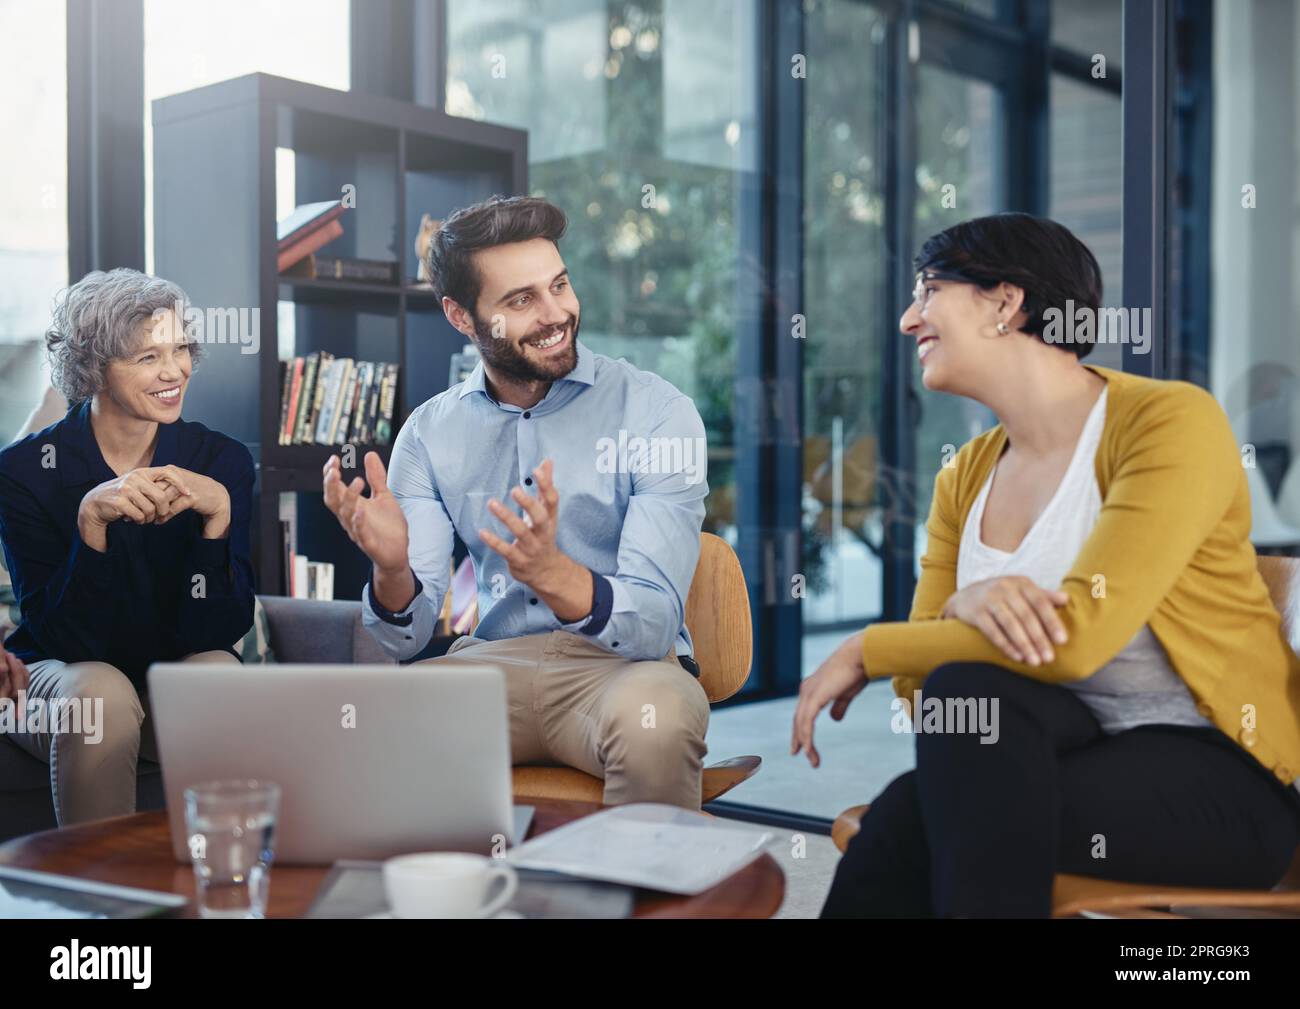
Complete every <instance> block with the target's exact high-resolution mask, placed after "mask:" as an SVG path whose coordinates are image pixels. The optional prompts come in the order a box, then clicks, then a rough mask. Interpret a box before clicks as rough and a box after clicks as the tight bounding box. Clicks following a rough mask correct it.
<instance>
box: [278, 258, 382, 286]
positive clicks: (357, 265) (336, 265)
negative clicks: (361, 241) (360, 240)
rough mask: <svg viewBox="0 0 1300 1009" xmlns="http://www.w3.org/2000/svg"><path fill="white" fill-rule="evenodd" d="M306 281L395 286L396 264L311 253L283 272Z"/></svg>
mask: <svg viewBox="0 0 1300 1009" xmlns="http://www.w3.org/2000/svg"><path fill="white" fill-rule="evenodd" d="M284 273H285V274H286V275H287V276H290V277H303V278H305V279H307V280H345V281H349V282H352V283H364V284H393V285H396V284H397V263H394V262H390V261H388V260H384V259H347V258H344V257H341V256H318V255H317V254H316V253H314V252H313V253H311V254H310V255H308V256H305V257H303V258H302V259H301V260H299V261H298V262H297V263H295V264H294V265H293V266H291V267H289V268H288V269H287V270H285V271H284Z"/></svg>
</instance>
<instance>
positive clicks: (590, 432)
mask: <svg viewBox="0 0 1300 1009" xmlns="http://www.w3.org/2000/svg"><path fill="white" fill-rule="evenodd" d="M576 346H577V351H578V364H577V367H576V368H575V369H574V370H573V371H572V372H570V373H569V374H568V375H567V376H566V377H564V378H562V379H558V380H557V381H555V382H553V383H552V385H551V388H550V391H549V392H547V394H546V396H545V398H543V399H542V400H541V402H539V403H538V404H537V405H536V406H534V407H532V408H531V409H528V410H523V409H520V408H519V407H517V406H511V405H509V404H507V403H498V402H497V401H496V400H494V399H493V398H492V396H491V395H490V394H489V393H488V389H487V382H486V376H485V374H484V371H483V364H482V362H480V363H479V365H478V366H477V367H476V368H475V369H474V371H473V372H472V373H471V374H470V376H469V378H467V379H466V380H465V381H464V382H461V383H459V384H458V385H454V386H452V387H451V388H450V389H448V390H447V391H446V392H443V393H440V394H439V395H437V396H435V397H433V398H432V399H430V400H428V401H426V402H425V403H422V404H421V405H420V406H419V407H417V408H416V409H415V411H414V412H412V414H411V416H410V418H409V419H408V420H407V422H406V423H405V424H404V425H403V427H402V430H401V431H400V432H399V433H398V435H397V439H396V441H395V442H394V443H393V453H392V458H391V461H390V463H389V467H388V487H389V489H390V490H391V491H392V492H393V495H394V496H395V497H396V498H397V500H398V503H399V504H400V505H401V508H402V512H403V513H404V514H405V516H406V522H407V526H408V528H409V536H410V545H409V548H408V554H409V557H410V563H411V570H412V571H413V572H414V573H415V575H416V577H417V578H418V579H419V580H420V583H421V585H422V587H423V591H422V592H419V593H417V594H416V597H415V599H413V600H412V601H411V604H410V605H409V606H408V607H407V608H406V609H405V610H403V611H401V612H400V613H395V614H389V613H388V612H387V611H385V610H383V609H382V607H376V606H375V605H374V603H373V601H372V599H371V588H370V586H367V587H366V589H365V592H364V594H363V606H362V613H363V621H364V624H365V627H366V628H367V629H368V630H369V631H370V633H371V634H372V635H374V637H375V638H376V639H377V640H378V641H379V643H380V644H381V645H382V646H383V647H384V649H385V651H387V652H388V653H389V654H390V655H392V656H393V657H394V658H397V659H399V660H401V659H409V658H411V657H413V656H414V655H416V654H418V653H419V652H420V651H421V650H422V649H423V648H424V647H425V645H427V644H428V642H429V640H430V638H431V637H432V636H433V633H434V627H435V624H436V622H437V618H438V616H439V614H440V612H441V610H442V603H443V598H444V597H445V595H446V592H447V586H448V583H449V580H450V566H451V560H452V553H453V548H454V539H453V533H455V534H457V535H459V536H460V538H461V539H462V540H463V541H464V543H465V545H466V546H467V547H468V548H469V553H470V556H471V557H472V558H473V560H474V572H475V576H476V578H477V581H478V612H479V624H478V627H477V629H476V630H475V631H474V634H475V636H476V637H480V638H485V639H487V640H498V639H503V638H514V637H522V636H524V635H527V634H541V633H544V632H547V631H554V630H566V631H572V632H574V633H584V632H588V629H589V628H590V629H592V630H594V627H595V625H593V624H592V620H593V619H594V618H596V616H597V614H595V613H593V614H592V615H591V616H589V617H584V618H583V619H582V620H579V621H576V622H574V623H568V624H566V623H563V622H562V621H561V620H560V619H559V618H558V617H556V616H555V614H554V613H552V612H551V610H550V608H549V607H548V606H547V605H546V603H545V602H543V601H542V600H541V599H540V598H538V596H537V594H536V593H534V592H533V591H532V590H531V589H530V588H529V587H528V586H526V585H523V584H520V583H519V582H516V581H515V580H514V579H513V578H512V577H511V576H510V571H509V568H508V566H507V564H506V562H505V559H504V558H502V557H501V556H500V555H499V554H498V553H496V551H494V550H492V549H491V548H490V547H488V546H487V545H486V544H485V543H484V542H483V541H482V540H481V539H480V538H479V532H478V531H479V529H487V530H489V531H490V532H494V533H496V534H497V535H498V536H500V537H502V538H504V539H505V540H506V542H513V540H514V536H513V534H512V533H511V532H510V531H509V530H508V529H507V528H506V527H505V526H504V525H503V524H502V523H501V522H499V521H498V520H497V518H496V517H495V516H494V515H492V513H491V512H489V511H488V508H487V503H488V501H489V500H490V499H492V498H496V500H497V501H499V502H501V503H502V504H503V505H505V506H506V507H508V508H511V509H512V510H513V511H515V512H516V513H519V512H520V511H521V509H520V507H519V505H518V504H516V503H515V502H514V500H513V499H512V498H511V497H510V491H511V489H512V488H513V487H515V486H521V487H523V488H524V490H525V491H526V492H528V493H536V489H537V488H536V486H535V484H533V483H531V481H532V472H533V470H534V469H535V468H536V467H537V466H539V465H540V464H541V463H542V461H543V460H544V459H551V460H552V461H553V464H554V466H553V481H554V484H555V489H556V492H557V493H558V494H559V499H560V503H559V523H558V531H557V534H556V542H557V545H558V546H559V548H560V550H561V551H563V552H564V553H565V554H566V555H567V556H568V557H570V558H571V559H573V560H574V561H576V562H577V563H579V564H582V565H584V566H585V567H587V568H590V569H591V571H592V573H593V575H595V576H603V577H604V578H606V579H607V580H608V583H609V586H610V588H611V589H612V606H611V607H610V612H609V617H608V620H606V621H604V624H603V626H602V627H600V628H599V630H598V631H596V632H594V633H591V638H592V640H593V641H595V642H597V643H598V644H600V645H601V646H603V647H604V648H606V649H608V650H609V651H610V652H612V653H615V654H617V655H621V656H623V657H625V658H628V659H636V660H639V659H662V658H664V657H665V656H667V655H668V654H670V653H672V652H676V653H677V654H679V655H681V654H686V655H689V654H691V641H690V636H689V635H688V634H687V632H686V628H685V626H684V623H683V621H684V616H685V612H686V596H687V593H688V591H689V590H690V585H691V579H692V577H694V574H695V565H696V563H697V561H698V560H699V554H700V528H701V525H702V523H703V520H704V498H705V496H706V495H707V494H708V483H707V480H706V476H707V462H706V458H707V456H706V445H707V443H706V440H705V434H704V424H703V422H702V421H701V420H700V415H699V413H698V411H696V409H695V404H694V403H692V402H691V400H690V399H689V398H688V397H687V396H685V395H683V394H682V393H681V392H679V391H678V390H677V389H676V388H675V387H673V386H672V385H671V384H670V383H669V382H666V381H665V380H664V379H662V378H660V377H659V376H657V375H654V374H651V373H650V372H646V371H641V370H639V369H637V368H635V367H633V366H632V365H631V364H629V363H628V362H627V361H625V360H618V361H615V360H613V359H611V358H608V357H605V356H603V355H601V354H596V353H593V352H592V351H590V350H589V349H587V348H586V347H585V346H583V345H582V343H581V342H579V343H577V344H576ZM608 595H609V593H606V599H607V600H608ZM381 612H382V613H384V614H385V616H381V615H380V613H381Z"/></svg>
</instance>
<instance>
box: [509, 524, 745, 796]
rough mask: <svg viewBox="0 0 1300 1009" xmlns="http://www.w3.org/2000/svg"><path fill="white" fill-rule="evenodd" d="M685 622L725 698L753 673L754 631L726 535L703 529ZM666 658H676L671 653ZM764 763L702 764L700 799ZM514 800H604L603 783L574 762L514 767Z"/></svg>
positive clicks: (716, 697)
mask: <svg viewBox="0 0 1300 1009" xmlns="http://www.w3.org/2000/svg"><path fill="white" fill-rule="evenodd" d="M686 627H687V628H688V629H689V630H690V632H691V640H692V641H693V642H694V643H695V661H696V662H697V663H698V664H699V667H700V685H701V686H702V687H704V693H705V694H706V695H708V698H709V703H710V704H716V703H717V702H718V701H724V700H726V699H727V698H728V697H730V696H731V695H732V694H734V693H735V692H736V691H737V690H739V689H740V688H741V687H742V686H744V683H745V680H746V679H748V677H749V666H750V662H751V660H752V659H753V647H754V642H753V636H752V634H751V627H750V622H749V591H748V589H746V587H745V574H744V572H743V571H742V570H741V569H740V561H739V559H737V557H736V554H735V551H733V550H732V549H731V547H730V546H728V545H727V542H726V540H723V539H720V538H719V537H717V536H714V535H713V534H712V533H702V534H701V535H700V563H699V565H698V566H697V567H696V569H695V578H694V580H693V581H692V582H691V591H690V593H689V594H688V595H687V598H686ZM666 658H667V661H669V662H675V661H676V659H675V658H674V656H672V655H668V656H667V657H666ZM761 763H762V758H760V757H755V756H746V757H732V758H731V759H729V760H724V761H721V762H720V763H717V764H713V765H712V766H710V767H706V768H705V769H704V781H703V787H702V788H701V795H700V801H701V802H702V803H704V802H712V801H713V800H714V799H716V798H718V797H719V796H720V795H723V794H725V793H726V792H729V791H731V790H732V789H733V788H735V787H736V786H737V785H739V784H740V783H741V782H742V781H745V780H746V779H747V778H749V777H751V776H752V775H753V774H754V773H755V772H756V771H757V770H758V767H759V765H760V764H761ZM513 777H514V795H515V798H516V800H520V801H523V800H527V799H530V798H532V799H576V800H581V801H583V802H600V801H601V797H602V796H603V794H604V791H605V783H604V782H603V781H602V780H601V779H600V778H596V777H593V776H592V775H590V774H585V773H583V772H582V771H579V770H577V769H576V768H572V767H534V766H526V767H516V768H514V771H513Z"/></svg>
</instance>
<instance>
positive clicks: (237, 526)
mask: <svg viewBox="0 0 1300 1009" xmlns="http://www.w3.org/2000/svg"><path fill="white" fill-rule="evenodd" d="M169 464H170V465H175V466H180V467H181V468H183V469H187V470H190V471H191V472H194V473H200V474H202V475H204V476H207V477H211V478H212V479H213V480H217V481H219V482H220V483H222V484H223V485H224V486H225V488H226V490H227V491H228V492H229V494H230V534H229V536H228V537H227V538H226V539H219V540H210V539H204V538H203V518H202V516H200V515H199V514H198V513H197V512H195V511H193V510H189V511H185V512H182V513H181V514H179V515H177V516H176V517H175V518H174V519H172V520H171V521H169V522H166V523H163V524H162V525H139V524H137V523H134V522H129V521H126V520H125V519H120V520H118V521H117V522H113V523H111V524H110V525H109V526H108V530H107V535H108V549H107V550H106V551H105V552H103V553H100V552H99V551H97V550H94V549H92V548H91V547H88V546H87V545H86V544H85V543H84V542H82V539H81V535H80V533H79V532H78V530H77V511H78V509H79V508H80V506H81V499H82V498H83V497H85V495H86V493H87V492H88V491H90V490H91V489H92V488H93V487H97V486H98V485H99V484H101V483H103V482H104V481H106V480H112V479H115V478H116V476H117V474H116V473H114V472H113V470H112V469H110V468H109V465H108V463H106V462H105V461H104V456H103V455H102V453H101V452H100V451H99V444H98V443H97V442H96V441H95V435H94V432H93V431H92V429H91V426H90V402H89V401H86V402H84V403H79V404H75V405H73V406H72V407H71V408H70V409H69V410H68V413H67V416H65V417H64V418H63V419H62V420H60V421H58V422H57V423H54V424H51V425H50V426H49V427H47V428H45V429H44V430H43V431H37V432H36V433H35V434H32V435H28V436H27V437H26V438H24V439H23V440H22V441H19V442H15V443H14V444H13V445H10V446H9V447H8V448H6V449H5V450H4V451H3V452H0V539H2V540H3V542H4V552H5V560H6V562H7V564H8V566H9V573H10V575H11V577H12V578H13V584H14V592H15V594H16V595H17V598H18V605H19V607H20V609H21V610H22V623H21V625H20V626H19V627H18V628H17V629H16V630H15V631H14V632H13V633H12V634H10V635H9V637H8V639H7V640H6V641H5V647H6V648H7V649H8V650H9V651H10V652H12V653H13V654H14V655H17V656H18V657H19V658H20V659H22V660H23V661H24V662H32V661H35V660H37V659H50V658H53V659H62V660H63V661H65V662H84V661H91V660H94V661H100V662H107V663H109V664H111V665H113V666H116V667H117V668H118V669H120V670H121V671H122V672H123V673H125V674H126V675H127V676H128V677H129V678H130V679H131V680H132V682H133V683H135V684H136V685H137V687H143V686H144V682H145V672H146V671H147V670H148V668H149V666H150V664H151V663H154V662H169V661H175V660H178V659H180V658H183V657H184V656H186V655H189V654H190V653H192V652H203V651H211V650H215V649H221V650H224V651H228V652H230V653H231V654H233V655H236V657H238V652H237V651H236V646H237V645H238V643H239V641H240V639H241V638H242V637H243V636H244V634H245V633H247V631H248V629H249V628H250V627H251V626H252V625H253V568H252V563H251V561H250V557H249V554H250V534H249V525H250V522H251V514H252V496H253V480H254V469H253V459H252V456H251V455H249V452H248V449H246V448H245V447H244V446H243V445H242V444H240V443H239V442H237V441H235V440H234V439H233V438H229V437H227V436H226V435H224V434H219V433H217V432H216V431H212V430H210V429H208V428H207V427H205V426H204V425H202V424H198V423H195V422H193V421H184V420H177V421H175V422H173V423H171V424H160V425H159V427H158V441H157V445H156V447H155V449H154V457H153V462H152V465H154V466H166V465H169ZM200 575H201V576H202V577H201V578H200V577H196V576H200Z"/></svg>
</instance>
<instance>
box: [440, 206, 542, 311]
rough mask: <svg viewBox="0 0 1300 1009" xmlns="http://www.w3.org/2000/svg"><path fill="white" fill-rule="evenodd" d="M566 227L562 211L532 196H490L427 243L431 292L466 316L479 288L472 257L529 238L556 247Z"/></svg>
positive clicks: (452, 219)
mask: <svg viewBox="0 0 1300 1009" xmlns="http://www.w3.org/2000/svg"><path fill="white" fill-rule="evenodd" d="M567 227H568V220H567V219H566V218H565V216H564V211H563V210H561V209H560V208H559V207H557V206H556V205H555V204H554V203H549V202H548V201H546V200H543V199H542V198H540V197H537V196H509V197H507V196H492V197H489V198H488V199H486V200H484V201H483V202H482V203H475V204H474V205H473V206H471V207H464V208H462V209H460V210H457V211H456V212H455V213H454V214H452V215H451V216H450V217H448V218H447V219H446V220H445V221H443V222H442V227H440V228H439V229H438V230H437V231H436V232H434V234H433V238H432V240H431V241H430V242H429V252H428V255H427V257H426V258H425V264H424V265H425V268H426V269H427V270H428V271H429V277H430V278H431V279H432V282H433V290H434V293H435V294H436V295H437V296H438V298H439V299H442V298H444V297H446V298H450V299H451V300H452V301H454V302H456V304H458V305H460V306H461V307H462V308H464V309H465V310H467V311H468V312H469V313H470V314H471V315H472V314H474V312H475V307H476V306H477V305H478V296H479V291H480V290H481V289H482V287H483V281H482V278H481V277H480V276H479V274H478V270H476V269H475V268H474V253H476V252H478V251H479V250H480V249H491V248H493V247H494V246H497V245H509V244H510V243H512V242H527V241H529V240H530V239H533V238H546V239H549V240H550V241H552V242H555V243H556V244H557V245H558V244H559V241H560V239H561V238H562V237H564V231H565V228H567Z"/></svg>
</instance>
